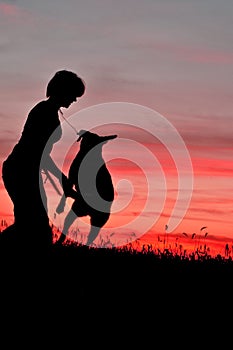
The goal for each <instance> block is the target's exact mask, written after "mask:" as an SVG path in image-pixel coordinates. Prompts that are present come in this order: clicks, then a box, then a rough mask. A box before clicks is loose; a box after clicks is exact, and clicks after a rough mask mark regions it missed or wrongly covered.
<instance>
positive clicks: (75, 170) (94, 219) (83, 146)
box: [56, 130, 117, 245]
mask: <svg viewBox="0 0 233 350" xmlns="http://www.w3.org/2000/svg"><path fill="white" fill-rule="evenodd" d="M116 137H117V135H108V136H99V135H97V134H94V133H92V132H89V131H86V130H81V131H80V132H79V138H78V140H77V142H78V141H80V140H81V143H80V149H79V151H78V153H77V155H76V157H75V158H74V160H73V161H72V163H71V166H70V169H69V173H68V178H69V180H70V181H71V183H72V184H73V185H74V186H75V189H76V191H77V198H76V199H75V200H74V202H73V204H72V206H71V209H70V211H69V212H68V214H67V216H66V217H65V221H64V227H63V230H62V234H61V236H60V237H59V239H58V241H57V243H58V244H61V243H63V242H64V240H65V238H66V235H67V233H68V230H69V228H70V226H71V225H72V223H73V222H74V220H75V219H76V218H77V217H82V216H90V224H91V228H90V232H89V234H88V239H87V243H86V244H87V245H90V244H92V242H93V241H94V240H95V238H96V237H97V236H98V233H99V231H100V229H101V228H102V227H103V226H104V225H105V223H106V222H107V221H108V219H109V216H110V210H111V205H112V202H113V199H114V187H113V183H112V178H111V175H110V173H109V170H108V168H107V166H106V164H105V162H104V159H103V156H102V147H103V145H104V144H106V142H107V141H109V140H112V139H115V138H116ZM65 202H66V198H65V196H64V195H63V196H62V198H61V201H60V203H59V205H58V206H57V209H56V212H57V213H58V214H59V213H61V212H63V210H64V207H65Z"/></svg>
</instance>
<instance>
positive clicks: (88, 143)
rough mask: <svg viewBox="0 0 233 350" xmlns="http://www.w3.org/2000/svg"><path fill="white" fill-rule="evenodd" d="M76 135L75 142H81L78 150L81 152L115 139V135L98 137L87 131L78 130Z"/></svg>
mask: <svg viewBox="0 0 233 350" xmlns="http://www.w3.org/2000/svg"><path fill="white" fill-rule="evenodd" d="M78 135H79V137H78V139H77V142H79V141H81V144H80V150H83V151H88V150H90V149H92V148H93V147H95V146H97V145H101V146H102V145H104V144H105V143H106V142H108V141H109V140H113V139H115V138H116V137H117V135H105V136H100V135H98V134H95V133H93V132H90V131H87V130H80V131H79V132H78Z"/></svg>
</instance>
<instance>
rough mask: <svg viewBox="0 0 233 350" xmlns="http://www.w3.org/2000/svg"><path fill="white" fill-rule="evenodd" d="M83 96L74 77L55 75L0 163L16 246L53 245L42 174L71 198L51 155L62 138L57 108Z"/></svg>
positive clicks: (81, 86) (66, 73) (68, 73)
mask: <svg viewBox="0 0 233 350" xmlns="http://www.w3.org/2000/svg"><path fill="white" fill-rule="evenodd" d="M84 92H85V83H84V81H83V80H82V79H81V78H80V77H79V76H77V75H76V74H75V73H73V72H71V71H67V70H61V71H58V72H56V73H55V75H54V76H53V77H52V79H51V80H50V81H49V83H48V85H47V89H46V97H47V99H45V100H43V101H40V102H39V103H38V104H36V105H35V106H34V107H33V108H32V110H31V111H30V112H29V114H28V117H27V120H26V123H25V125H24V128H23V131H22V134H21V137H20V139H19V141H18V143H17V144H16V145H15V146H14V148H13V150H12V152H11V153H10V154H9V156H8V157H7V159H6V160H5V161H4V162H3V167H2V176H3V182H4V185H5V188H6V190H7V192H8V194H9V196H10V198H11V200H12V202H13V205H14V224H13V225H12V226H11V227H10V229H9V228H8V229H9V230H7V231H8V232H10V231H11V232H12V231H13V232H15V233H16V235H15V234H14V236H16V237H17V242H20V243H22V242H23V244H26V245H28V244H29V245H30V246H35V247H38V246H41V247H44V246H50V245H51V244H52V228H51V226H50V223H49V217H48V213H47V199H46V194H45V190H44V187H43V181H42V174H41V173H42V171H49V172H50V173H51V174H53V175H54V176H55V177H57V178H58V180H59V182H60V183H61V185H62V187H63V190H64V192H65V194H66V196H71V189H72V186H71V185H70V184H69V181H68V179H67V177H66V176H65V175H64V174H63V173H62V171H61V170H60V169H59V168H58V167H57V166H56V164H55V163H54V161H53V159H52V158H51V156H50V153H51V150H52V147H53V144H54V143H56V142H57V141H59V139H60V138H61V136H62V129H61V124H60V120H59V114H58V112H59V110H60V108H61V107H64V108H68V107H69V106H70V105H71V103H72V102H76V101H77V98H78V97H81V96H82V95H83V94H84ZM54 131H55V132H54ZM48 141H49V142H48ZM42 154H43V159H44V161H43V164H41V159H42Z"/></svg>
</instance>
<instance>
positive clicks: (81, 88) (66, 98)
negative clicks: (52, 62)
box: [46, 69, 86, 107]
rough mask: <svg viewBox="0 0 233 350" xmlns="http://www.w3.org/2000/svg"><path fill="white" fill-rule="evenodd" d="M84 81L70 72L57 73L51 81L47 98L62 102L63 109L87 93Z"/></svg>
mask: <svg viewBox="0 0 233 350" xmlns="http://www.w3.org/2000/svg"><path fill="white" fill-rule="evenodd" d="M85 88H86V87H85V83H84V81H83V80H82V79H81V78H80V77H79V76H78V75H77V74H76V73H73V72H71V71H68V70H65V69H64V70H60V71H58V72H56V73H55V75H54V76H53V77H52V79H51V80H50V81H49V83H48V85H47V89H46V97H52V98H55V99H57V100H60V101H61V103H62V104H64V106H63V107H68V105H69V104H70V103H71V102H73V101H76V98H77V97H81V96H82V95H83V94H84V92H85Z"/></svg>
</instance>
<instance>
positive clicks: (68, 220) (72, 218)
mask: <svg viewBox="0 0 233 350" xmlns="http://www.w3.org/2000/svg"><path fill="white" fill-rule="evenodd" d="M75 219H77V215H76V214H75V213H74V212H73V210H72V209H71V210H70V211H69V212H68V214H67V215H66V217H65V220H64V226H63V230H62V234H61V236H60V237H59V239H58V241H57V243H58V244H61V243H63V242H64V241H65V239H66V236H67V234H68V232H69V228H70V226H71V225H72V224H73V222H74V221H75Z"/></svg>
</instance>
